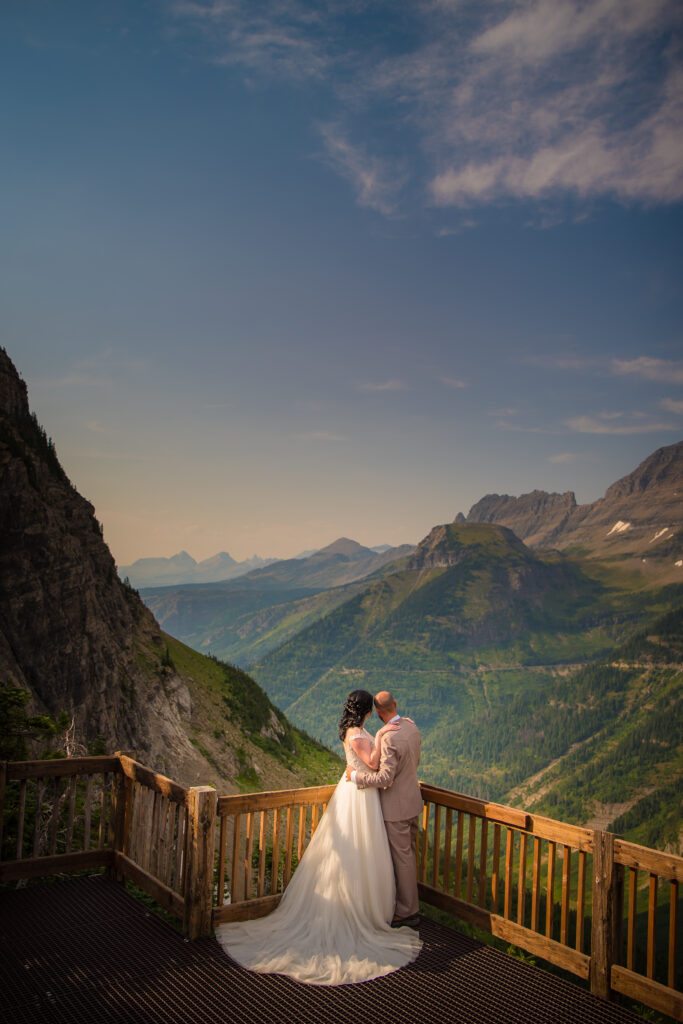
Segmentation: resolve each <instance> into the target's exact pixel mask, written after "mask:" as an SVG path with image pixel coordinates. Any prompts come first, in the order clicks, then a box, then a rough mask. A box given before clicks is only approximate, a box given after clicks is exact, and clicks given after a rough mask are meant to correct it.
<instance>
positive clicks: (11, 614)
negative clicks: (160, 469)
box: [0, 350, 192, 761]
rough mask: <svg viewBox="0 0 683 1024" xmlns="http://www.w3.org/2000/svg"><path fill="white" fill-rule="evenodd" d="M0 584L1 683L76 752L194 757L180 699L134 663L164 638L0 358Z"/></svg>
mask: <svg viewBox="0 0 683 1024" xmlns="http://www.w3.org/2000/svg"><path fill="white" fill-rule="evenodd" d="M0 578H1V579H2V590H1V591H0V678H1V679H2V680H4V681H6V682H13V683H14V684H15V685H19V686H22V687H24V688H27V689H29V690H30V691H31V693H32V695H33V697H34V701H35V703H36V705H37V706H38V707H40V708H41V709H45V710H47V711H48V712H49V713H51V714H53V715H54V714H57V713H58V712H59V711H67V712H68V713H69V714H70V715H73V717H74V719H75V724H76V733H77V735H78V736H79V737H80V738H81V739H82V741H83V742H84V743H87V742H89V741H92V740H93V739H95V737H97V736H101V737H103V738H104V739H105V741H109V745H110V748H111V744H112V743H113V744H114V745H119V746H123V747H132V748H134V749H135V750H137V751H138V752H139V753H140V755H141V756H143V757H147V758H148V759H151V760H152V761H154V760H157V759H158V755H159V753H160V752H161V751H162V750H164V749H165V748H167V747H169V746H170V747H171V748H172V749H175V751H176V753H177V754H178V755H179V756H180V755H182V754H184V755H185V756H186V757H187V756H190V755H191V753H192V748H191V747H190V745H189V742H188V739H187V737H186V735H185V730H184V729H183V726H182V722H181V718H182V716H183V715H187V714H188V713H189V711H190V710H191V709H190V706H189V705H190V701H189V694H188V693H187V688H186V687H184V686H183V685H182V684H181V683H180V681H178V680H173V679H172V678H169V679H168V690H169V694H170V695H169V694H165V693H162V692H161V690H162V687H161V685H160V684H159V685H157V686H156V687H154V686H150V681H149V678H148V676H147V675H146V674H145V673H144V672H143V671H141V669H140V666H139V665H138V661H137V657H136V639H138V640H139V642H141V643H151V644H156V645H157V646H158V647H159V648H162V647H163V640H162V636H161V632H160V630H159V628H158V626H157V625H156V623H155V622H154V619H153V618H152V616H151V614H150V613H149V612H148V611H147V610H146V609H145V607H144V605H143V604H142V602H141V601H140V600H139V598H138V596H137V594H135V593H134V592H133V591H131V590H130V589H128V588H126V587H124V586H123V585H122V584H121V583H120V582H119V580H118V577H117V574H116V566H115V564H114V559H113V558H112V556H111V554H110V552H109V549H108V548H107V546H106V544H105V543H104V540H103V539H102V534H101V529H100V525H99V523H98V522H97V520H96V519H95V514H94V509H93V507H92V505H91V504H90V503H89V502H87V501H86V500H85V499H84V498H82V497H81V495H80V494H78V492H77V491H76V490H75V489H74V488H73V487H72V486H71V484H70V483H69V481H68V480H67V478H66V476H65V475H64V473H63V471H62V469H61V467H60V466H59V463H58V461H57V457H56V455H55V453H54V449H53V448H52V446H51V444H50V442H49V441H48V440H47V439H46V437H45V434H44V432H43V431H42V430H41V428H40V427H39V426H38V424H37V422H36V421H35V419H34V418H33V417H32V416H31V415H30V412H29V406H28V398H27V393H26V387H25V385H24V384H23V382H22V381H20V379H19V377H18V375H17V373H16V370H15V369H14V366H13V364H12V362H11V360H10V359H9V357H8V356H7V354H6V353H5V352H4V351H2V350H0ZM174 690H175V691H176V692H175V696H174V694H173V691H174ZM152 708H154V710H155V730H154V731H151V730H150V728H149V722H150V711H151V710H152Z"/></svg>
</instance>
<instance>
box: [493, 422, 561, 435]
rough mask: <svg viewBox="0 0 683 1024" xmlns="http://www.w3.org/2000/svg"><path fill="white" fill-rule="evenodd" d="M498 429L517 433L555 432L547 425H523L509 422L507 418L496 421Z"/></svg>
mask: <svg viewBox="0 0 683 1024" xmlns="http://www.w3.org/2000/svg"><path fill="white" fill-rule="evenodd" d="M496 427H498V429H499V430H511V431H514V432H515V433H517V434H553V433H557V431H555V430H551V429H550V428H549V427H525V426H524V425H523V424H521V423H510V422H508V420H499V421H498V422H497V423H496Z"/></svg>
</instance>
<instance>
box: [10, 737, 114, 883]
mask: <svg viewBox="0 0 683 1024" xmlns="http://www.w3.org/2000/svg"><path fill="white" fill-rule="evenodd" d="M119 771H120V765H119V759H118V758H117V757H78V758H69V759H66V758H57V759H55V760H49V761H14V762H9V763H3V764H0V882H10V881H14V880H17V879H20V878H33V877H36V876H40V875H48V874H50V873H51V872H61V871H77V870H81V869H87V868H96V867H111V866H112V864H113V851H112V849H111V841H112V833H113V809H114V802H115V792H116V789H115V781H116V777H117V773H118V772H119Z"/></svg>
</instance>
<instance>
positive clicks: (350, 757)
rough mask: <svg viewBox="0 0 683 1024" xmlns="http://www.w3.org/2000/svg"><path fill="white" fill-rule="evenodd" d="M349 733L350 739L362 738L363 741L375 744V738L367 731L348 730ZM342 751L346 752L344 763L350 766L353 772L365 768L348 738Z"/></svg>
mask: <svg viewBox="0 0 683 1024" xmlns="http://www.w3.org/2000/svg"><path fill="white" fill-rule="evenodd" d="M349 733H350V734H351V737H354V736H362V737H363V738H364V739H366V740H370V742H371V743H374V742H375V737H374V736H373V735H372V733H370V732H368V730H367V729H363V728H360V729H349ZM344 751H345V752H346V763H347V764H349V765H351V768H353V769H354V770H355V769H356V768H367V765H366V763H365V761H363V760H362V758H360V757H359V756H358V754H357V753H356V751H355V750H354V749H353V747H352V746H351V744H350V743H349V741H348V738H347V740H346V743H345V744H344Z"/></svg>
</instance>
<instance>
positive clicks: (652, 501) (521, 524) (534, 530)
mask: <svg viewBox="0 0 683 1024" xmlns="http://www.w3.org/2000/svg"><path fill="white" fill-rule="evenodd" d="M467 522H488V523H498V524H500V525H503V526H507V527H509V528H510V529H512V530H514V532H515V533H516V534H517V535H518V536H519V537H521V538H522V539H523V540H524V541H525V542H526V543H527V544H528V545H529V546H530V547H535V548H547V547H555V548H560V549H564V548H568V547H582V548H584V549H585V551H586V552H590V553H591V554H594V555H598V556H600V557H603V556H607V557H609V556H610V555H614V556H617V557H620V556H624V555H635V556H639V557H640V558H641V559H642V560H644V561H646V562H648V561H649V562H651V563H652V564H656V563H659V565H660V567H661V568H662V569H663V570H665V571H666V572H668V573H669V575H671V573H674V574H675V572H676V562H677V561H678V560H680V559H681V558H682V557H683V542H682V538H681V530H682V528H683V442H679V443H678V444H674V445H669V446H668V447H666V448H660V449H658V450H657V451H656V452H654V453H653V454H652V455H650V456H649V457H648V458H647V459H645V460H644V461H643V462H641V464H640V465H639V466H638V467H637V468H636V469H635V470H634V471H633V472H632V473H629V474H628V475H627V476H625V477H622V478H621V479H620V480H617V481H616V483H614V484H612V485H611V487H608V489H607V491H606V492H605V495H604V497H603V498H600V499H599V500H598V501H594V502H591V503H590V504H586V505H577V504H576V501H575V499H574V495H573V494H572V493H571V492H567V493H566V494H547V493H546V492H545V491H532V492H531V494H523V495H522V496H521V497H519V498H514V497H510V496H509V495H502V496H501V495H497V494H489V495H487V496H486V497H484V498H482V499H481V501H479V502H477V504H476V505H473V506H472V508H471V509H470V512H469V514H468V516H467ZM679 575H680V574H679ZM672 578H673V576H672Z"/></svg>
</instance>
